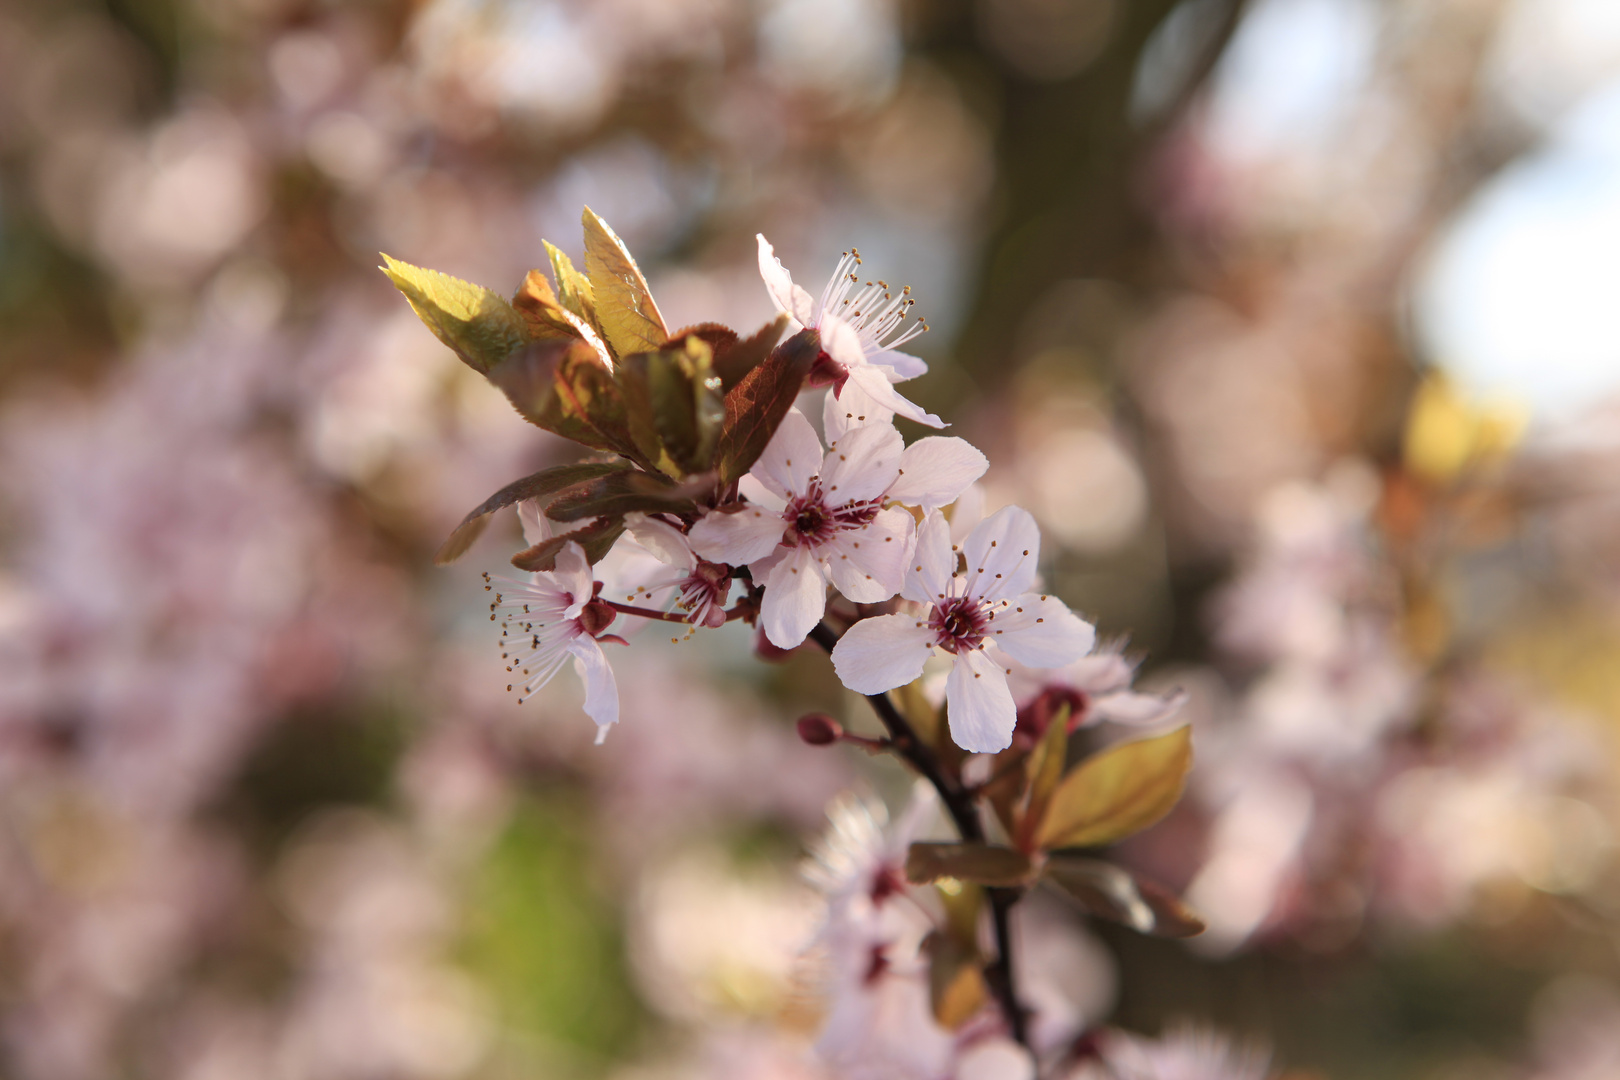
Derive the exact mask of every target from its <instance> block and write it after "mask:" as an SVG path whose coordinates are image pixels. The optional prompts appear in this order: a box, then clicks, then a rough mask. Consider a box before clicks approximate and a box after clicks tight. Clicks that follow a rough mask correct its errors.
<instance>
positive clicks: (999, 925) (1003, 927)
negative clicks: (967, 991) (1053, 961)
mask: <svg viewBox="0 0 1620 1080" xmlns="http://www.w3.org/2000/svg"><path fill="white" fill-rule="evenodd" d="M838 637H839V635H838V632H837V631H835V630H834V629H833V628H832V627H830V626H828V625H827V624H826V623H824V622H822V623H817V624H816V626H815V629H813V630H811V631H810V640H812V641H814V642H815V643H816V644H817V645H820V646H821V647H822V648H823V649H825V650H827V652H828V654H829V655H830V654H831V653H832V651H833V646H834V645H837V644H838ZM866 700H867V701H868V702H869V703H870V704H871V706H872V709H873V711H875V712H876V713H877V715H878V719H879V720H881V721H882V722H883V726H884V727H885V728H886V729H888V732H889V739H890V741H891V742H892V743H893V745H894V751H895V753H897V754H899V755H900V756H901V757H903V758H905V760H906V762H907V764H909V765H910V766H911V767H912V768H914V769H916V770H917V772H919V773H921V774H922V777H923V779H925V780H927V781H928V782H929V783H930V784H932V785H933V786H934V790H935V791H937V792H939V797H940V801H941V802H943V803H944V804H945V809H946V812H948V813H949V814H950V815H951V821H952V822H953V823H954V824H955V825H956V831H957V832H958V833H960V834H961V836H962V839H963V840H965V841H967V842H969V843H973V842H978V843H983V842H984V839H985V836H984V822H983V821H982V820H981V819H980V817H979V808H978V806H977V805H976V804H975V802H974V795H973V793H972V792H970V791H969V790H968V789H967V788H965V787H963V786H962V784H961V782H960V781H958V780H957V779H956V778H955V777H953V776H951V775H950V774H949V773H947V772H946V771H945V769H944V768H943V766H941V764H940V761H939V756H938V755H937V754H935V753H934V749H933V747H931V746H929V745H928V744H927V743H925V742H923V741H922V739H920V738H918V736H917V732H916V731H915V729H913V728H912V726H911V724H910V722H909V721H907V720H906V718H905V716H904V715H903V714H902V713H901V712H900V710H899V709H897V708H895V705H894V702H893V701H892V700H890V698H889V695H888V694H886V693H885V694H867V695H866ZM985 893H986V895H987V896H988V897H989V899H990V917H991V925H992V926H993V927H994V929H995V935H996V958H995V959H994V960H993V961H991V962H990V963H988V964H986V965H985V968H984V981H985V983H986V984H987V985H988V986H989V987H990V992H991V993H992V994H994V995H995V998H996V1002H997V1004H999V1005H1000V1006H1001V1011H1002V1013H1003V1014H1004V1015H1005V1016H1006V1017H1007V1027H1008V1029H1009V1030H1010V1031H1011V1033H1012V1037H1013V1039H1014V1040H1016V1041H1017V1042H1018V1044H1019V1045H1021V1046H1023V1047H1024V1048H1025V1049H1026V1050H1027V1049H1029V1031H1028V1027H1027V1025H1026V1024H1025V1022H1024V1010H1023V1007H1022V1006H1020V1005H1019V1004H1018V994H1017V989H1016V984H1015V983H1014V981H1013V955H1012V928H1011V926H1010V921H1009V919H1008V913H1009V912H1010V911H1011V910H1012V906H1013V905H1014V904H1015V903H1017V902H1018V899H1019V897H1020V895H1022V894H1021V891H1020V890H1018V889H992V888H986V889H985ZM1031 1054H1032V1056H1033V1051H1031Z"/></svg>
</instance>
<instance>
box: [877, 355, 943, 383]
mask: <svg viewBox="0 0 1620 1080" xmlns="http://www.w3.org/2000/svg"><path fill="white" fill-rule="evenodd" d="M866 362H867V363H868V364H876V365H877V366H878V367H881V368H887V369H888V376H889V381H890V382H892V383H897V382H905V381H906V380H908V379H915V378H917V377H918V376H920V375H926V374H928V362H927V361H925V360H923V359H922V358H921V357H918V356H912V355H911V354H910V353H903V352H901V351H900V350H898V349H879V350H877V351H876V352H874V353H872V354H871V355H870V356H868V357H867V358H866Z"/></svg>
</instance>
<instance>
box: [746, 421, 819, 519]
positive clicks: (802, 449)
mask: <svg viewBox="0 0 1620 1080" xmlns="http://www.w3.org/2000/svg"><path fill="white" fill-rule="evenodd" d="M821 452H822V451H821V440H820V439H819V438H817V437H816V429H815V428H814V427H812V426H811V424H810V421H809V419H808V418H807V417H806V416H805V415H804V413H802V412H800V411H799V410H798V409H789V410H788V414H787V415H786V416H784V417H783V418H782V426H781V427H778V428H777V429H776V434H774V435H772V436H771V441H770V442H769V443H767V444H766V446H765V452H764V453H763V454H760V455H759V460H758V461H756V462H754V467H753V468H752V469H750V470H749V472H750V473H751V474H752V475H753V476H754V477H756V478H757V479H758V480H759V482H760V483H762V484H764V485H765V486H766V487H767V488H769V489H770V490H771V492H772V493H773V494H775V495H777V496H778V497H780V498H783V499H792V498H794V497H795V496H798V495H803V494H804V491H805V488H807V487H809V486H810V478H811V477H813V476H815V475H816V472H817V470H819V469H820V468H821Z"/></svg>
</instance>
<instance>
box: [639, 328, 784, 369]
mask: <svg viewBox="0 0 1620 1080" xmlns="http://www.w3.org/2000/svg"><path fill="white" fill-rule="evenodd" d="M689 337H695V338H698V339H699V340H701V341H702V342H703V343H704V344H705V345H707V346H708V347H709V348H710V350H712V351H713V353H714V355H715V356H717V357H718V356H719V355H720V354H721V353H723V352H725V351H726V350H727V349H729V348H731V347H732V346H733V345H735V344H737V331H735V330H733V329H732V328H731V327H729V326H727V325H726V324H725V323H717V322H705V323H694V324H693V325H691V326H685V327H682V328H681V329H679V330H677V331H675V332H674V333H673V334H671V335H669V340H668V341H666V342H664V344H663V345H662V346H661V348H665V349H673V348H675V347H677V346H679V345H680V344H682V343H683V342H685V341H686V339H687V338H689ZM771 344H773V345H774V344H775V342H772V343H771ZM766 351H767V352H769V351H770V350H768V349H767V350H766ZM760 359H761V360H763V359H765V358H764V357H763V356H761V357H760Z"/></svg>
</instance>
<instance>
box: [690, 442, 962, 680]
mask: <svg viewBox="0 0 1620 1080" xmlns="http://www.w3.org/2000/svg"><path fill="white" fill-rule="evenodd" d="M902 453H903V446H902V440H901V438H900V433H899V432H897V431H895V430H894V428H893V427H890V426H889V425H887V424H881V425H873V426H870V427H863V428H858V429H856V430H854V431H851V432H850V433H849V435H848V436H846V437H845V438H844V439H842V440H840V441H839V442H838V443H836V444H834V446H833V448H832V449H831V450H829V451H827V452H826V454H825V455H823V453H822V449H821V440H820V439H819V438H818V437H817V436H816V432H815V429H814V428H812V427H811V426H810V421H808V420H806V419H805V418H804V415H803V414H802V413H799V412H797V411H793V412H789V413H788V415H787V417H786V419H784V420H783V421H782V426H781V427H780V428H778V429H777V431H776V434H775V436H773V437H772V439H771V442H770V445H769V446H767V447H766V448H765V452H764V454H762V455H761V456H760V459H759V461H758V462H757V463H756V464H755V465H754V469H753V472H752V475H753V476H754V477H755V478H756V479H757V480H759V482H760V483H761V484H763V485H764V486H765V487H766V488H767V489H768V491H769V492H770V494H772V495H774V496H776V497H777V498H779V499H782V500H784V501H785V504H786V505H785V506H784V507H783V508H782V509H780V510H774V509H771V508H769V507H767V506H764V505H760V504H755V503H743V504H741V507H740V508H739V509H736V510H735V512H731V513H713V514H709V515H708V516H707V517H705V518H703V519H702V520H701V521H699V522H698V523H697V524H696V525H694V526H692V532H691V540H692V550H693V551H695V552H696V553H697V554H698V555H699V556H701V557H702V558H705V559H709V560H712V561H714V562H724V563H729V564H731V565H732V566H741V565H743V564H750V568H751V569H752V571H753V575H754V580H755V581H756V582H758V581H763V583H764V585H765V599H764V602H763V604H762V605H761V608H760V623H761V625H762V626H763V627H764V629H765V636H766V637H767V638H769V639H770V642H771V644H773V645H775V646H777V647H778V648H782V649H791V648H793V647H794V646H796V645H798V644H799V643H800V642H802V641H803V640H804V638H805V635H806V634H808V633H809V632H810V629H811V628H812V627H813V626H815V625H816V623H817V622H818V621H820V619H821V616H822V614H823V612H825V611H826V608H827V581H828V578H831V579H832V583H833V584H834V585H836V586H837V587H838V591H839V592H841V593H843V594H844V595H845V596H847V597H848V598H849V599H851V600H853V601H855V602H856V603H858V604H876V603H879V602H881V601H883V600H887V599H888V598H889V597H891V596H893V595H894V594H895V593H897V592H899V591H900V584H901V582H902V580H903V579H904V578H905V571H906V559H907V558H908V557H909V555H910V548H911V542H912V537H913V535H914V532H915V528H916V526H915V523H914V521H913V519H912V517H911V515H910V514H908V513H906V512H905V511H904V510H900V509H897V508H895V507H890V508H888V509H884V508H883V501H884V496H885V494H886V493H887V492H888V490H889V489H890V488H891V487H892V486H894V484H895V482H896V481H897V480H899V478H900V465H901V459H902ZM965 482H966V481H964V483H965Z"/></svg>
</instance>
